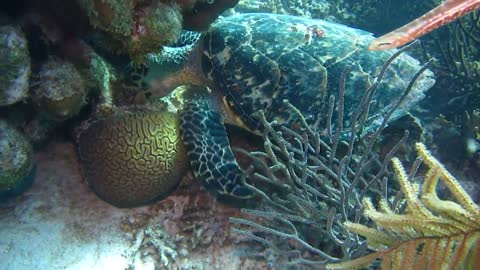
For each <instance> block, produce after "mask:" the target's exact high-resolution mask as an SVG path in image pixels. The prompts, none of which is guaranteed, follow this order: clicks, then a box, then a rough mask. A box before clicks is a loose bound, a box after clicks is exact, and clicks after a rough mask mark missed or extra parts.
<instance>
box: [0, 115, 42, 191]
mask: <svg viewBox="0 0 480 270" xmlns="http://www.w3.org/2000/svg"><path fill="white" fill-rule="evenodd" d="M33 172H34V160H33V149H32V146H31V145H30V142H29V141H28V140H27V139H26V138H25V137H24V136H23V134H21V133H20V132H18V131H17V130H16V129H15V127H14V126H12V125H11V124H9V123H7V122H6V121H5V120H3V119H0V198H2V197H4V196H10V195H17V194H19V193H21V192H23V191H24V190H25V189H26V188H27V187H28V186H29V185H30V184H31V183H32V181H33V175H32V174H33Z"/></svg>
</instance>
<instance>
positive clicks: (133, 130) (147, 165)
mask: <svg viewBox="0 0 480 270" xmlns="http://www.w3.org/2000/svg"><path fill="white" fill-rule="evenodd" d="M83 129H84V130H82V131H81V132H80V134H79V138H78V143H79V156H80V161H81V162H82V165H83V172H84V176H85V179H86V182H87V183H88V185H89V186H90V187H91V188H92V189H93V190H94V191H95V192H96V193H97V194H98V195H99V196H100V198H102V199H104V200H105V201H107V202H109V203H111V204H113V205H115V206H117V207H134V206H139V205H143V204H146V203H150V202H152V201H154V200H156V199H162V198H164V197H166V196H167V195H169V194H170V193H171V192H172V191H173V189H174V188H175V187H176V186H177V185H178V183H179V182H180V180H181V177H182V176H183V175H184V174H185V171H186V166H187V161H186V154H185V152H184V151H185V150H184V148H183V144H182V143H181V140H180V133H179V132H180V131H179V120H178V115H177V114H176V113H174V112H171V111H169V110H168V109H167V108H165V107H135V108H133V109H131V110H127V109H124V110H122V109H119V111H118V112H116V113H114V114H112V115H111V116H108V117H106V118H103V119H99V120H96V121H94V122H92V123H90V124H87V125H86V127H84V128H83Z"/></svg>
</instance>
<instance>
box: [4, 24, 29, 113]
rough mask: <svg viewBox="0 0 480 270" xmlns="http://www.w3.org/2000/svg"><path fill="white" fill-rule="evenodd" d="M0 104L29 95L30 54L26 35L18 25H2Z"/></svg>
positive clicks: (7, 103) (9, 102) (13, 101)
mask: <svg viewBox="0 0 480 270" xmlns="http://www.w3.org/2000/svg"><path fill="white" fill-rule="evenodd" d="M0 59H1V61H0V74H1V76H0V106H5V105H11V104H13V103H16V102H18V101H20V100H23V99H25V98H26V97H27V94H28V79H29V78H30V55H29V52H28V45H27V40H26V38H25V35H24V34H23V32H22V30H21V29H20V28H18V27H14V26H10V25H5V26H0Z"/></svg>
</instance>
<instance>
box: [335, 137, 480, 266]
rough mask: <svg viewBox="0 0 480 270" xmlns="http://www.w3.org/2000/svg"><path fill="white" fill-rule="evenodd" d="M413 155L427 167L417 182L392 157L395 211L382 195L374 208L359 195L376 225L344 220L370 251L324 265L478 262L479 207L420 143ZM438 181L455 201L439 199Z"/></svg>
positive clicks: (479, 244)
mask: <svg viewBox="0 0 480 270" xmlns="http://www.w3.org/2000/svg"><path fill="white" fill-rule="evenodd" d="M416 148H417V151H418V155H419V157H420V158H421V159H422V160H423V162H424V163H425V164H426V165H427V167H428V172H427V174H426V175H425V178H424V181H423V186H422V187H421V188H419V187H417V186H416V185H415V184H413V183H411V182H410V181H409V180H408V177H407V173H406V171H405V169H404V167H403V166H402V164H401V163H400V161H399V160H398V159H397V158H394V159H393V160H392V163H393V168H394V171H395V174H396V175H397V179H398V181H399V183H400V187H401V189H402V191H403V193H404V196H405V200H406V204H407V205H406V208H405V210H404V211H403V212H402V213H400V214H398V213H396V212H395V209H391V208H390V207H389V206H388V203H387V202H386V201H385V200H381V201H380V203H379V210H376V209H375V208H374V206H373V204H372V203H371V201H370V200H368V199H364V204H365V211H364V215H365V216H366V217H367V218H369V219H371V220H372V221H373V222H374V223H375V225H376V226H377V228H373V227H367V226H365V225H362V224H358V223H352V222H345V226H346V227H347V228H348V229H349V230H350V231H351V232H355V233H358V234H360V235H363V236H364V237H366V239H367V242H368V245H369V247H370V248H372V249H374V250H376V252H375V253H372V254H369V255H367V256H364V257H360V258H358V259H354V260H351V261H347V262H342V263H335V264H329V265H327V267H328V268H329V269H358V268H361V267H365V266H368V265H370V264H372V263H373V262H374V261H375V260H377V259H378V260H380V261H381V266H382V269H473V266H474V265H477V266H478V265H480V208H479V206H478V205H477V204H475V203H474V202H473V200H472V199H471V197H470V196H469V195H468V194H467V193H466V192H465V190H464V189H463V188H462V187H461V186H460V184H459V183H458V181H457V180H456V179H455V177H453V176H452V175H451V174H450V173H449V172H448V171H447V170H446V169H445V168H444V167H443V165H442V164H441V163H440V162H439V161H438V160H437V159H435V158H434V157H433V156H432V155H431V154H430V153H429V151H428V150H427V149H426V147H425V145H423V144H421V143H417V144H416ZM439 180H441V181H443V182H444V184H445V185H446V186H447V187H448V188H449V190H450V191H451V193H452V195H453V197H454V198H455V199H456V201H457V202H453V201H447V200H442V199H440V198H439V197H438V195H437V192H436V187H437V184H438V181H439Z"/></svg>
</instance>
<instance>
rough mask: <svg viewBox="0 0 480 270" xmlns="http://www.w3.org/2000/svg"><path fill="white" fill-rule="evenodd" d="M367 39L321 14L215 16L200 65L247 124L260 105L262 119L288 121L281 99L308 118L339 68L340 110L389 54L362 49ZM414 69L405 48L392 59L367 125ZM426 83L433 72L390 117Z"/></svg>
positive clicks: (333, 91) (319, 107) (320, 110)
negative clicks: (341, 85)
mask: <svg viewBox="0 0 480 270" xmlns="http://www.w3.org/2000/svg"><path fill="white" fill-rule="evenodd" d="M372 39H373V35H372V34H371V33H369V32H365V31H362V30H358V29H354V28H350V27H347V26H344V25H340V24H336V23H331V22H327V21H323V20H313V19H307V18H301V17H295V16H288V15H278V14H262V13H254V14H238V15H234V16H230V17H225V18H223V19H221V20H219V21H218V22H217V23H215V24H214V25H212V27H211V29H210V30H209V32H208V33H206V35H205V39H204V42H205V43H204V48H205V49H204V50H205V51H204V59H203V70H204V71H205V73H206V75H207V76H208V77H209V78H210V79H212V80H213V81H214V82H215V84H216V85H217V86H218V87H219V88H220V89H221V90H222V91H224V92H225V93H224V94H225V97H226V100H227V102H228V104H229V106H230V107H231V109H232V111H233V112H234V113H236V114H238V116H240V118H241V119H242V120H243V122H244V123H245V124H246V125H247V126H248V127H249V128H252V129H255V128H256V127H257V125H258V123H257V121H256V119H255V116H254V115H255V114H254V113H255V112H257V111H258V110H264V111H265V113H266V116H267V119H275V120H277V121H279V122H285V121H289V120H291V119H290V118H289V117H291V115H292V114H291V113H289V111H288V109H287V106H285V104H284V102H283V100H284V99H287V100H289V101H290V103H292V104H293V105H294V106H296V107H297V108H298V109H300V111H301V112H302V113H303V114H304V115H305V116H306V117H307V118H308V117H311V118H312V119H313V120H314V119H316V118H317V117H318V116H319V115H322V114H326V111H327V108H328V106H326V103H327V100H328V97H330V96H331V95H335V96H336V95H337V93H338V90H339V83H340V77H341V74H342V72H343V71H344V69H345V67H346V66H347V65H348V66H350V67H351V72H350V73H349V77H348V78H347V80H346V90H345V112H346V114H347V115H348V114H349V113H351V112H352V111H353V109H355V108H356V107H357V106H358V105H359V103H360V100H361V98H362V96H363V94H364V92H365V90H366V89H367V87H368V86H369V85H370V84H371V82H373V79H374V78H375V76H376V75H377V74H378V72H379V71H380V69H381V68H382V66H383V64H384V63H385V62H386V60H387V59H388V58H389V57H390V56H391V55H392V54H393V52H391V51H390V52H385V51H375V52H372V51H368V50H367V47H368V44H369V42H370V41H371V40H372ZM419 68H420V65H419V63H418V61H417V60H415V59H413V58H412V57H410V56H408V55H406V54H402V55H400V57H398V58H397V59H396V60H395V61H393V63H392V64H391V65H390V67H389V68H388V71H387V72H386V74H385V76H384V78H383V80H382V83H381V84H380V86H379V88H378V90H377V91H376V93H375V96H374V97H373V101H374V102H373V103H372V105H371V108H370V116H371V117H370V122H369V124H370V125H371V124H373V123H374V122H375V121H376V122H377V123H378V122H380V121H381V120H382V115H383V113H382V112H383V111H385V110H386V109H387V108H388V105H389V104H391V103H392V100H394V99H395V98H399V96H400V95H401V93H402V92H403V91H404V90H405V88H406V86H407V85H408V83H409V81H410V79H411V78H412V77H413V75H414V74H415V73H416V72H417V71H418V69H419ZM434 82H435V81H434V79H433V73H432V72H431V71H429V70H427V71H426V72H424V73H423V74H422V75H421V77H420V78H419V79H418V80H417V83H416V84H415V86H414V88H413V90H412V91H411V93H410V94H409V97H408V98H407V99H406V100H405V101H404V103H403V105H402V106H401V107H400V108H399V110H397V112H396V114H395V115H394V116H393V117H392V118H393V119H394V118H397V117H399V116H401V115H403V114H404V113H405V111H406V109H408V108H409V107H411V106H412V105H413V104H415V103H417V102H418V101H419V100H421V99H422V98H423V97H424V94H423V93H424V92H425V91H426V90H428V89H429V88H430V87H431V86H432V85H433V84H434ZM392 118H391V119H392ZM313 120H312V121H313Z"/></svg>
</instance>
